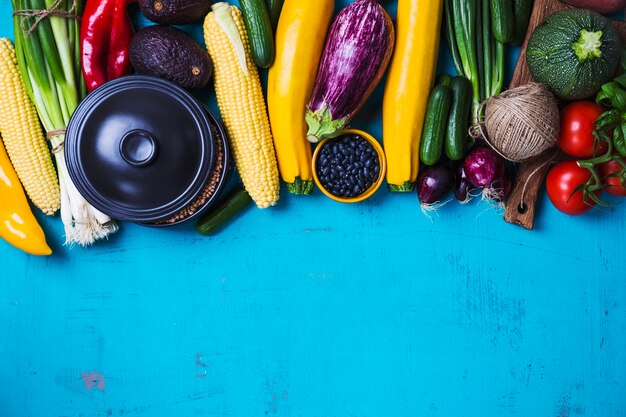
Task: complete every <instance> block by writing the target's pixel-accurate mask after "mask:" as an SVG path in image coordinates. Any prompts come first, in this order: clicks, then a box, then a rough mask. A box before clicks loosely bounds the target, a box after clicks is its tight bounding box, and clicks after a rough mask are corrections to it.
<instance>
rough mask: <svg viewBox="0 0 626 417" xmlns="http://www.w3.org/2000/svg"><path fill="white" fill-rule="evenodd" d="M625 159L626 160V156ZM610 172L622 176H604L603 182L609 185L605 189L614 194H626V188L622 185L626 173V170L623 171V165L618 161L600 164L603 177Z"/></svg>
mask: <svg viewBox="0 0 626 417" xmlns="http://www.w3.org/2000/svg"><path fill="white" fill-rule="evenodd" d="M624 161H626V158H625V159H624ZM610 174H620V175H621V176H619V177H610V178H603V179H602V184H605V185H606V186H607V187H606V188H605V191H606V192H607V193H609V194H613V195H618V196H622V197H624V196H626V188H624V186H623V185H622V177H623V176H624V175H626V172H622V165H621V164H620V163H619V162H618V161H609V162H605V163H604V164H602V165H600V175H602V177H605V176H607V175H610Z"/></svg>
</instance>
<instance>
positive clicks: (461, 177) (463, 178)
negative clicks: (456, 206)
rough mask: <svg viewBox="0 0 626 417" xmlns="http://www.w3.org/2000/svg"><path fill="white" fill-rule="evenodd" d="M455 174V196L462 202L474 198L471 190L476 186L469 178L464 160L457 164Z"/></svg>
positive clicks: (464, 202)
mask: <svg viewBox="0 0 626 417" xmlns="http://www.w3.org/2000/svg"><path fill="white" fill-rule="evenodd" d="M455 174H456V175H455V185H454V197H455V198H456V199H457V200H458V201H460V202H461V204H466V203H468V202H469V201H470V200H471V199H472V196H471V195H470V192H471V191H472V190H473V189H474V186H473V185H472V183H470V182H469V180H468V179H467V175H466V174H465V163H464V161H461V162H459V163H458V164H456V170H455Z"/></svg>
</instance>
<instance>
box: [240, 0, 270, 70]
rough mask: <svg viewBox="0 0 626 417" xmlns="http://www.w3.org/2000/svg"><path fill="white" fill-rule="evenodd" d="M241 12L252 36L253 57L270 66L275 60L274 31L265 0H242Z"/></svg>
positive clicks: (264, 65)
mask: <svg viewBox="0 0 626 417" xmlns="http://www.w3.org/2000/svg"><path fill="white" fill-rule="evenodd" d="M239 4H240V5H241V12H242V13H243V20H244V23H245V25H246V31H247V32H248V37H249V38H250V51H251V52H252V59H253V60H254V63H255V64H257V66H259V67H261V68H268V67H269V66H270V65H272V62H274V53H275V50H274V32H273V31H272V23H271V22H270V15H269V12H268V10H267V4H265V0H240V1H239Z"/></svg>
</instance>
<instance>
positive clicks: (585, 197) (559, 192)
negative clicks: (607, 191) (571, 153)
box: [546, 161, 602, 216]
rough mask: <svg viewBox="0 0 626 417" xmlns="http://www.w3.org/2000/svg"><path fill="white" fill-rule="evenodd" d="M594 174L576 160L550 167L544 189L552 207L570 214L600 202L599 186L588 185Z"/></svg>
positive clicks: (580, 211) (585, 210) (583, 210)
mask: <svg viewBox="0 0 626 417" xmlns="http://www.w3.org/2000/svg"><path fill="white" fill-rule="evenodd" d="M594 175H595V174H592V172H591V171H590V170H589V169H586V168H581V167H580V166H579V165H578V163H576V161H563V162H559V163H558V164H556V165H555V166H554V167H552V169H551V170H550V172H549V173H548V176H547V178H546V191H547V192H548V197H549V198H550V201H551V202H552V204H553V205H554V207H556V209H557V210H559V211H561V212H563V213H566V214H569V215H572V216H577V215H579V214H583V213H585V212H587V211H589V210H590V209H591V208H592V207H593V206H595V205H596V203H598V202H600V195H601V194H602V188H601V186H589V183H590V180H592V179H593V176H594Z"/></svg>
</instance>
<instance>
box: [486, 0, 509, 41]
mask: <svg viewBox="0 0 626 417" xmlns="http://www.w3.org/2000/svg"><path fill="white" fill-rule="evenodd" d="M514 22H515V20H514V18H513V0H491V32H492V33H493V37H494V38H496V40H497V41H499V42H502V43H509V42H510V41H511V39H512V38H513V25H514V24H515V23H514Z"/></svg>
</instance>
